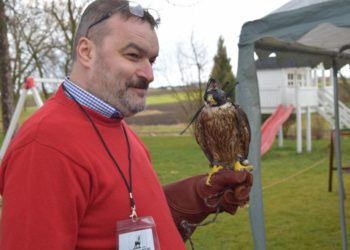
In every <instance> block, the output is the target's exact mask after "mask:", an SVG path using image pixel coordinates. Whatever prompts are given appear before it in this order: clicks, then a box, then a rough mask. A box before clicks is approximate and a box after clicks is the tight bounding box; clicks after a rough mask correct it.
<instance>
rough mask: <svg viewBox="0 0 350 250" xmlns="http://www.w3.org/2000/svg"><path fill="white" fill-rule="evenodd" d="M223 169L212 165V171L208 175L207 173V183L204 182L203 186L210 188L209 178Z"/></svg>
mask: <svg viewBox="0 0 350 250" xmlns="http://www.w3.org/2000/svg"><path fill="white" fill-rule="evenodd" d="M223 168H224V167H223V166H220V165H214V166H213V167H212V169H211V170H210V171H209V173H208V178H207V181H206V182H205V184H207V185H208V186H211V184H210V180H211V177H212V176H213V175H214V174H215V173H217V172H219V171H220V170H221V169H223Z"/></svg>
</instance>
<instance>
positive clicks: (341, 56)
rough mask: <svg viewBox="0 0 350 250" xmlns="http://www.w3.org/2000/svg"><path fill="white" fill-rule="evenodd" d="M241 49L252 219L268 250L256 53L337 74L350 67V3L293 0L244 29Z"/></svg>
mask: <svg viewBox="0 0 350 250" xmlns="http://www.w3.org/2000/svg"><path fill="white" fill-rule="evenodd" d="M238 47H239V53H238V70H237V80H238V82H239V84H238V85H237V87H236V102H237V103H238V104H239V105H240V106H241V107H242V108H243V109H244V111H245V112H246V113H247V116H248V119H249V122H250V126H251V135H252V136H251V143H250V149H249V161H250V163H251V164H252V165H254V166H255V168H254V170H253V174H254V185H253V188H252V192H251V197H252V199H251V201H250V218H251V223H252V231H253V235H254V243H255V249H266V247H265V228H264V221H263V217H264V216H263V212H262V211H263V210H264V209H263V206H262V191H261V169H260V145H261V114H260V99H259V98H260V97H259V88H258V82H257V81H258V80H257V75H256V63H255V59H254V52H256V53H257V54H258V56H259V58H262V59H266V58H267V57H268V56H269V54H271V53H272V52H274V53H275V54H276V62H277V63H279V64H281V63H282V62H283V63H287V64H290V63H292V64H293V65H295V67H298V66H305V65H308V66H310V67H315V66H316V65H318V64H319V63H321V62H323V65H324V67H325V68H330V67H333V68H334V69H335V71H334V72H336V71H337V70H338V69H340V68H341V67H342V66H343V65H345V64H348V63H349V62H350V0H292V1H290V2H288V3H286V4H285V5H283V6H282V7H280V8H278V9H277V10H275V11H274V12H272V13H271V14H269V15H267V16H265V17H263V18H261V19H258V20H255V21H250V22H247V23H245V24H244V25H243V26H242V30H241V34H240V40H239V44H238ZM335 86H336V85H335ZM335 96H336V95H335ZM336 117H338V116H337V115H336ZM338 137H339V136H337V138H338ZM339 183H340V182H339ZM341 191H342V190H341V189H340V193H341ZM342 207H343V206H342ZM343 214H344V213H342V218H343V219H342V221H344V217H345V216H344V215H343ZM343 228H344V226H343ZM343 231H345V230H343ZM344 235H346V233H343V238H345V240H344V241H346V237H344ZM343 245H345V244H343Z"/></svg>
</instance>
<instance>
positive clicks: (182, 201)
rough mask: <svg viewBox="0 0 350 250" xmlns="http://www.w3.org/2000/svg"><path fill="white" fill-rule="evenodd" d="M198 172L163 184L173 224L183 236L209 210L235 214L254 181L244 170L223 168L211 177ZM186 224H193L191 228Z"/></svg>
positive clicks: (247, 197)
mask: <svg viewBox="0 0 350 250" xmlns="http://www.w3.org/2000/svg"><path fill="white" fill-rule="evenodd" d="M207 177H208V175H207V174H206V175H197V176H193V177H190V178H187V179H183V180H180V181H177V182H174V183H171V184H168V185H166V186H164V192H165V195H166V197H167V200H168V205H169V207H170V210H171V213H172V215H173V218H174V221H175V224H176V226H177V228H178V230H179V232H180V233H181V235H182V238H183V239H184V240H187V239H188V238H189V237H190V236H191V234H192V233H193V231H194V230H195V228H196V227H195V226H193V225H195V224H199V223H201V222H202V221H203V220H204V219H205V218H206V217H207V216H208V215H209V214H212V213H216V212H224V211H225V212H228V213H230V214H232V215H233V214H235V212H236V210H237V208H238V207H239V206H244V205H245V204H247V203H248V201H249V192H250V188H251V186H252V183H253V176H252V174H251V173H250V172H249V171H247V170H243V171H234V170H230V169H223V170H220V171H219V172H217V173H215V174H214V175H213V176H212V177H211V181H210V185H208V184H206V181H207ZM185 224H192V226H191V227H190V228H186V227H184V225H185Z"/></svg>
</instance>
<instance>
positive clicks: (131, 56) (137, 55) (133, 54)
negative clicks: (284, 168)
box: [127, 53, 140, 60]
mask: <svg viewBox="0 0 350 250" xmlns="http://www.w3.org/2000/svg"><path fill="white" fill-rule="evenodd" d="M127 57H129V58H130V59H132V60H137V59H139V58H140V55H139V54H137V53H129V54H127Z"/></svg>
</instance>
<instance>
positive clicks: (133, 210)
mask: <svg viewBox="0 0 350 250" xmlns="http://www.w3.org/2000/svg"><path fill="white" fill-rule="evenodd" d="M62 88H63V90H64V91H65V92H66V93H67V94H68V95H69V96H70V97H71V98H72V99H73V100H74V102H75V103H77V104H78V106H79V108H80V109H81V110H82V111H83V113H84V114H85V116H86V117H87V118H88V120H89V121H90V123H91V125H92V126H93V127H94V129H95V131H96V134H97V135H98V137H99V139H100V141H101V142H102V144H103V147H104V149H105V150H106V152H107V154H108V155H109V157H110V158H111V160H112V161H113V163H114V165H115V166H116V167H117V169H118V172H119V173H120V175H121V177H122V178H123V181H124V184H125V186H126V188H127V190H128V192H129V199H130V208H131V215H130V218H131V219H132V220H134V219H136V218H137V214H136V206H135V201H134V197H133V195H132V174H131V169H132V162H131V148H130V142H129V138H128V135H127V133H126V130H125V127H124V125H122V128H123V133H124V136H125V140H126V144H127V147H128V161H129V166H128V168H129V183H128V181H127V179H126V177H125V175H124V173H123V171H122V170H121V168H120V166H119V164H118V162H117V160H116V159H115V158H114V156H113V155H112V153H111V151H110V150H109V148H108V146H107V144H106V141H105V140H104V139H103V136H102V134H101V132H100V131H99V129H98V128H97V126H96V124H95V122H94V121H93V120H92V118H91V117H90V115H89V114H88V112H87V111H86V110H85V109H84V108H83V106H82V105H81V104H80V103H79V102H78V101H77V99H76V98H75V97H74V96H73V95H72V94H71V93H70V92H69V91H68V89H67V88H66V87H65V86H64V85H63V84H62Z"/></svg>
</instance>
